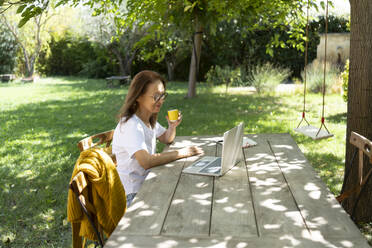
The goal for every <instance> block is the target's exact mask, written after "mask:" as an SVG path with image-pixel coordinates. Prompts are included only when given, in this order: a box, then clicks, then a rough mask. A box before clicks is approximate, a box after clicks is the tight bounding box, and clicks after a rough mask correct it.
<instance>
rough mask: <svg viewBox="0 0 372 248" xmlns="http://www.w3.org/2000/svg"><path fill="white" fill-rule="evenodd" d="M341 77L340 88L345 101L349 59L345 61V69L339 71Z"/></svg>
mask: <svg viewBox="0 0 372 248" xmlns="http://www.w3.org/2000/svg"><path fill="white" fill-rule="evenodd" d="M341 77H342V89H343V92H344V93H343V95H342V97H343V98H344V101H345V102H347V92H348V86H349V60H347V61H346V65H345V70H344V71H343V72H342V73H341Z"/></svg>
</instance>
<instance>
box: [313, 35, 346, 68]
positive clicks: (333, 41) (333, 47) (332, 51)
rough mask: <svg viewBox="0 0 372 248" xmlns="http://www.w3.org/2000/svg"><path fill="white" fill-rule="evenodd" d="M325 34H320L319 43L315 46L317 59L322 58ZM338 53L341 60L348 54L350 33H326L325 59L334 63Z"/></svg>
mask: <svg viewBox="0 0 372 248" xmlns="http://www.w3.org/2000/svg"><path fill="white" fill-rule="evenodd" d="M324 44H325V35H324V34H321V35H320V43H319V45H318V47H317V56H316V58H317V59H318V60H324V54H325V49H324ZM338 54H340V58H341V62H342V63H345V61H346V60H347V59H348V58H349V56H350V33H330V34H327V61H329V62H332V63H334V64H336V63H337V59H338Z"/></svg>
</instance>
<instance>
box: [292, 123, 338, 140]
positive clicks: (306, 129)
mask: <svg viewBox="0 0 372 248" xmlns="http://www.w3.org/2000/svg"><path fill="white" fill-rule="evenodd" d="M293 130H294V131H295V132H298V133H302V134H303V135H306V136H308V137H310V138H312V139H313V140H320V139H326V138H329V137H332V136H333V134H331V133H329V132H328V131H326V130H323V129H320V131H319V128H317V127H314V126H311V125H307V126H302V127H298V128H295V129H293ZM318 132H319V133H318ZM317 133H318V135H316V134H317Z"/></svg>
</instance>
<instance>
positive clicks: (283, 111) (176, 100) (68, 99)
mask: <svg viewBox="0 0 372 248" xmlns="http://www.w3.org/2000/svg"><path fill="white" fill-rule="evenodd" d="M167 91H168V93H169V96H168V98H167V100H166V101H165V103H164V106H163V108H162V110H161V112H160V113H159V122H160V123H161V124H162V125H164V126H166V123H167V122H166V119H165V116H166V111H167V110H168V109H171V108H178V109H180V110H181V111H182V114H183V117H184V119H183V122H182V124H181V125H180V126H179V127H178V129H177V135H180V136H182V135H212V134H217V135H222V134H223V132H224V131H225V130H227V129H229V128H231V127H233V126H234V125H236V124H238V123H239V122H241V121H244V122H245V130H244V131H245V133H283V132H284V133H290V134H291V135H292V137H293V138H294V139H295V140H296V142H297V144H298V145H299V147H300V148H301V150H302V151H303V153H304V154H305V156H306V158H307V159H308V160H309V161H310V163H311V164H312V165H313V167H314V168H315V169H316V171H317V172H318V173H319V175H320V176H321V178H322V179H323V180H324V181H325V182H326V184H327V185H328V187H329V188H330V189H331V191H332V192H333V193H334V194H337V193H338V192H339V191H340V189H341V186H342V179H343V170H344V168H343V167H344V156H345V131H346V129H345V127H346V103H344V102H343V100H342V97H341V96H340V95H328V96H327V97H326V104H327V107H326V124H327V127H328V129H329V130H330V131H331V132H332V133H333V134H334V135H335V137H333V138H331V139H328V140H320V141H313V140H311V139H309V138H306V137H304V136H301V135H299V134H298V133H295V132H294V131H293V128H295V127H296V126H297V124H298V122H299V120H300V118H301V112H302V95H290V94H271V95H261V96H258V95H257V94H255V93H253V92H252V90H249V89H248V88H246V89H245V88H229V91H228V94H226V93H225V88H224V86H218V87H212V88H210V87H208V86H205V85H203V84H199V85H198V96H197V97H196V98H194V99H185V95H186V93H187V84H186V83H183V82H170V83H168V85H167ZM126 93H127V86H125V87H120V88H110V89H109V88H107V87H106V84H105V81H104V80H90V79H89V80H88V79H84V78H67V77H60V78H45V79H40V80H39V81H37V82H36V83H33V84H21V83H10V84H1V85H0V111H1V114H0V123H1V126H0V139H1V140H2V144H3V145H2V146H1V147H0V164H1V167H0V177H1V178H2V183H1V184H0V189H1V190H0V209H1V210H2V211H1V212H0V217H1V220H2V223H1V225H0V233H1V239H0V240H1V241H2V242H3V243H4V244H5V247H8V246H9V247H69V246H71V229H70V225H69V224H68V223H67V222H66V218H67V216H66V204H67V189H68V182H69V180H70V177H71V172H72V169H73V166H74V164H75V161H76V159H77V158H78V156H79V151H78V148H77V146H76V144H77V142H78V141H79V140H81V139H82V138H84V137H86V136H88V135H91V134H95V133H99V132H102V131H106V130H110V129H113V128H115V126H116V119H115V118H116V114H117V112H118V110H119V109H120V107H121V105H122V103H123V101H124V98H125V94H126ZM307 101H308V104H307V110H308V112H307V118H308V119H309V121H311V123H312V124H313V125H315V126H318V125H319V124H320V116H321V103H322V98H321V95H320V94H319V95H316V94H308V96H307ZM161 148H162V147H160V149H161ZM0 246H1V244H0Z"/></svg>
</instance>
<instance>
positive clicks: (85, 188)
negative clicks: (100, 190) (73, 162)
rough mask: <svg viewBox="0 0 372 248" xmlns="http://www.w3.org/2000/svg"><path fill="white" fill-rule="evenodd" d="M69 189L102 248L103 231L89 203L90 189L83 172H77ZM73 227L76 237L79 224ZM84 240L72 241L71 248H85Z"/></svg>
mask: <svg viewBox="0 0 372 248" xmlns="http://www.w3.org/2000/svg"><path fill="white" fill-rule="evenodd" d="M70 189H71V190H72V191H73V192H74V194H75V196H76V199H77V200H78V202H79V204H80V206H81V209H82V210H83V212H84V214H85V215H86V216H87V217H88V220H89V222H90V224H91V225H92V227H93V229H94V232H95V234H96V235H97V237H98V242H99V245H100V246H101V247H103V244H104V243H103V240H104V237H103V230H102V228H101V226H100V225H99V223H98V220H97V216H96V214H95V208H94V207H93V203H92V201H91V199H92V195H91V187H90V184H89V181H88V180H87V178H86V177H85V174H84V173H83V172H79V173H78V174H77V175H76V176H75V177H74V178H73V179H72V181H71V183H70ZM73 225H75V226H76V228H74V231H75V232H77V233H76V234H75V235H74V236H75V237H78V236H79V234H78V232H79V230H80V223H74V224H73ZM85 243H86V239H85V238H84V239H83V241H82V239H81V237H79V238H78V239H76V238H75V239H74V240H73V247H74V248H76V247H85Z"/></svg>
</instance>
